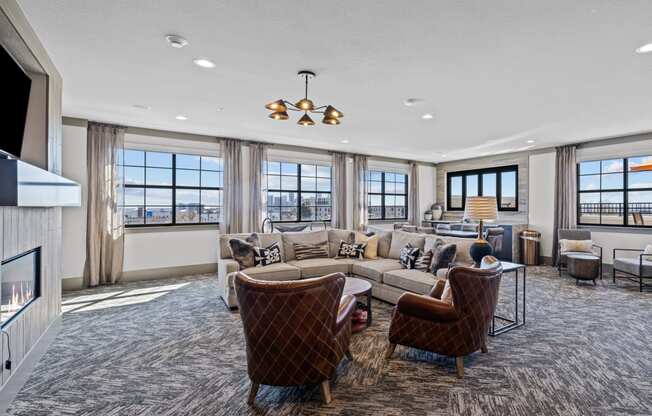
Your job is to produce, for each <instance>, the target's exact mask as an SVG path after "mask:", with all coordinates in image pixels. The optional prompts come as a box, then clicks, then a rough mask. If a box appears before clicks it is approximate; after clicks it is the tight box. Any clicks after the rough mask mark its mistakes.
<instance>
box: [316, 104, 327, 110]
mask: <svg viewBox="0 0 652 416" xmlns="http://www.w3.org/2000/svg"><path fill="white" fill-rule="evenodd" d="M326 107H328V106H327V105H320V106H319V107H315V108H314V109H315V110H321V109H322V108H326Z"/></svg>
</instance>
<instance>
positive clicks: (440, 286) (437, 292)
mask: <svg viewBox="0 0 652 416" xmlns="http://www.w3.org/2000/svg"><path fill="white" fill-rule="evenodd" d="M444 286H446V282H445V281H443V280H442V279H439V280H437V281H436V282H435V285H434V286H433V287H432V289H430V293H429V294H428V296H430V297H432V298H435V299H441V294H442V293H443V292H444Z"/></svg>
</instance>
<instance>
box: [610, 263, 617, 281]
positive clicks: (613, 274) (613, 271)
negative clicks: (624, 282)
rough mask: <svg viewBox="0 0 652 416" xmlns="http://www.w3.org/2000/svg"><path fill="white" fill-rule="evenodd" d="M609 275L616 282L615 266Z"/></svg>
mask: <svg viewBox="0 0 652 416" xmlns="http://www.w3.org/2000/svg"><path fill="white" fill-rule="evenodd" d="M611 277H612V278H613V280H614V283H616V268H615V267H613V268H612V269H611Z"/></svg>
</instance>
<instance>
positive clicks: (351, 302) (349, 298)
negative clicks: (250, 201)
mask: <svg viewBox="0 0 652 416" xmlns="http://www.w3.org/2000/svg"><path fill="white" fill-rule="evenodd" d="M355 307H356V300H355V296H353V295H344V296H342V299H341V300H340V306H339V308H338V309H337V318H336V319H335V333H336V334H337V333H338V332H340V330H341V329H342V328H343V327H344V325H345V324H346V323H347V322H351V314H353V311H355Z"/></svg>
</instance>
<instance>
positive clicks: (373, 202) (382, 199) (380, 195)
mask: <svg viewBox="0 0 652 416" xmlns="http://www.w3.org/2000/svg"><path fill="white" fill-rule="evenodd" d="M366 179H367V206H368V208H367V209H368V211H367V212H368V215H369V219H370V220H393V219H401V220H404V219H407V214H408V212H407V211H408V207H407V180H408V176H407V175H405V174H403V173H394V172H381V171H374V170H372V171H368V172H367V173H366Z"/></svg>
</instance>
